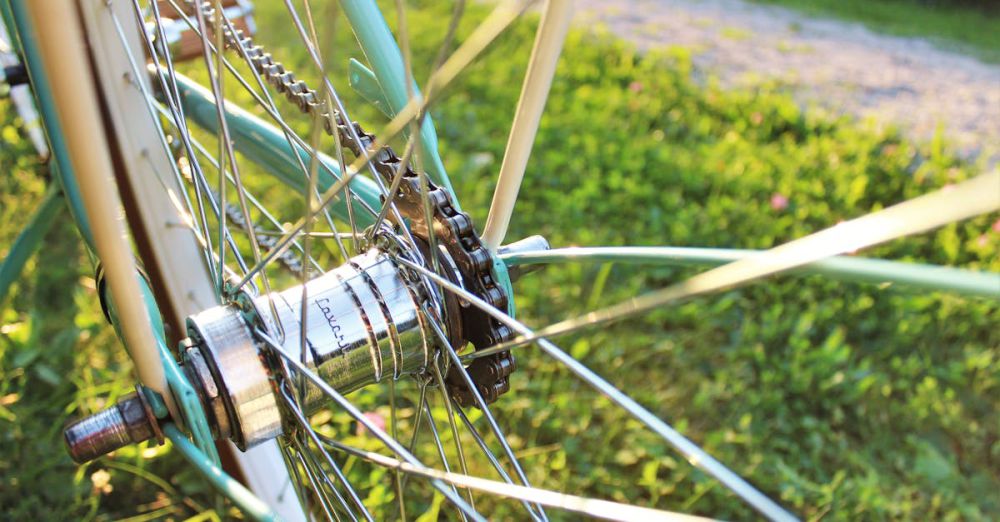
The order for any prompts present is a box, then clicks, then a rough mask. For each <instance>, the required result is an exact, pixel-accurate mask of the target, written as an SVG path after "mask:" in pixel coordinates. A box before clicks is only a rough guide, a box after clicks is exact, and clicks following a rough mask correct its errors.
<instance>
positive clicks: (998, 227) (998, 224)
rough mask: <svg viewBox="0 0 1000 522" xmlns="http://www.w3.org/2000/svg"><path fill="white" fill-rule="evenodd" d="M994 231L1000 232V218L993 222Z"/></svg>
mask: <svg viewBox="0 0 1000 522" xmlns="http://www.w3.org/2000/svg"><path fill="white" fill-rule="evenodd" d="M993 231H994V232H996V233H997V234H1000V219H998V220H996V221H994V222H993Z"/></svg>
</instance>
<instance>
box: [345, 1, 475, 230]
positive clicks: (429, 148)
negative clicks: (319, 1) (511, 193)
mask: <svg viewBox="0 0 1000 522" xmlns="http://www.w3.org/2000/svg"><path fill="white" fill-rule="evenodd" d="M340 5H341V8H343V10H344V14H345V15H347V20H348V22H350V24H351V29H353V30H354V36H355V37H356V38H357V39H358V44H359V45H360V46H361V52H363V53H364V55H365V58H366V59H367V60H368V64H369V65H370V66H371V68H372V70H371V71H368V70H367V69H365V68H364V67H359V66H360V65H361V64H360V63H358V62H356V61H353V60H352V62H351V64H350V77H349V79H350V83H351V86H352V87H354V88H355V89H357V90H358V91H359V92H360V93H361V94H362V95H363V96H365V97H366V98H368V100H369V101H372V102H373V103H375V105H376V106H378V105H379V102H381V101H383V100H384V103H385V104H386V106H385V107H379V108H380V109H382V110H383V112H386V113H387V114H388V115H389V116H390V117H392V116H395V115H396V114H397V113H398V112H399V111H401V110H402V109H403V107H405V106H406V104H407V103H408V102H409V97H408V95H407V85H406V68H405V66H404V63H403V54H402V52H401V51H400V50H399V45H398V44H397V43H396V39H395V38H394V37H393V36H392V31H390V30H389V25H388V24H387V23H386V22H385V17H383V16H382V12H381V11H380V10H379V8H378V5H377V4H376V3H375V0H341V1H340ZM372 77H374V80H375V81H376V82H377V84H378V86H379V87H380V88H381V94H382V96H381V98H379V97H377V96H376V95H375V93H373V92H371V88H370V87H366V86H367V85H370V84H371V79H372ZM410 87H411V88H412V89H413V95H414V97H415V98H417V99H420V97H421V95H420V89H418V88H417V84H416V82H413V81H412V80H411V84H410ZM418 151H419V154H418V156H419V157H420V159H421V160H422V161H423V165H422V166H423V168H424V170H426V171H427V174H428V176H429V177H430V178H431V180H432V181H434V183H436V184H438V185H441V186H442V187H444V188H445V189H446V190H448V192H450V193H451V195H452V203H454V205H455V207H456V208H459V205H458V198H456V197H455V190H454V189H453V188H452V186H451V180H450V179H449V178H448V174H447V173H446V172H445V170H444V164H443V163H442V162H441V156H440V155H439V154H438V141H437V131H436V130H435V129H434V122H433V121H432V120H431V116H430V114H427V115H425V116H424V121H423V123H422V124H421V126H420V148H419V149H418ZM459 210H460V208H459Z"/></svg>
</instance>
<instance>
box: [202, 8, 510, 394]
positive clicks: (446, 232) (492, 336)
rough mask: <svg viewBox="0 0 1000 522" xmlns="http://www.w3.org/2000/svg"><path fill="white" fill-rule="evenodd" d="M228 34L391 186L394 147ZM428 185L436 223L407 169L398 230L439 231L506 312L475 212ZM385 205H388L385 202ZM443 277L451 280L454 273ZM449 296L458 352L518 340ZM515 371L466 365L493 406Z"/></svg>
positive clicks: (464, 279) (248, 42)
mask: <svg viewBox="0 0 1000 522" xmlns="http://www.w3.org/2000/svg"><path fill="white" fill-rule="evenodd" d="M202 9H203V13H204V15H205V19H206V20H207V21H209V28H210V29H212V30H216V28H215V26H214V21H215V10H214V9H213V8H212V7H211V5H209V4H208V3H204V4H202ZM222 29H223V38H224V40H225V44H226V48H227V49H239V50H240V51H239V52H241V54H242V55H244V56H246V57H247V58H248V59H249V62H250V64H251V65H252V68H253V69H254V72H256V73H257V74H258V75H260V76H261V77H262V78H263V79H264V80H265V81H266V82H267V83H268V84H270V85H271V86H272V87H273V88H274V89H275V90H276V91H278V92H280V93H282V94H283V95H284V96H285V97H286V98H287V99H288V100H289V101H291V102H292V103H293V104H295V105H296V106H297V107H298V108H299V110H300V111H302V112H303V113H306V114H309V115H311V116H313V117H316V118H321V120H322V121H323V122H324V130H325V131H326V133H327V134H328V135H330V136H334V137H335V138H337V139H339V140H340V141H341V143H343V144H344V145H345V146H346V148H347V149H348V150H350V151H351V153H352V154H354V156H355V157H361V156H363V155H364V154H365V153H366V152H367V153H369V154H371V155H372V157H371V166H372V168H373V169H374V170H375V172H377V173H378V175H379V176H381V177H382V178H383V180H384V181H385V183H386V184H387V186H388V184H391V183H392V180H393V178H394V177H395V176H396V173H397V169H398V168H399V166H400V161H401V160H400V158H399V157H398V156H397V155H396V153H395V152H394V151H393V150H392V148H390V147H388V146H382V147H381V148H380V149H379V150H377V151H370V150H369V149H370V147H371V146H372V144H374V143H375V142H376V139H375V136H373V135H372V134H369V133H367V132H365V130H364V129H363V128H362V127H361V125H359V124H358V123H357V122H348V121H347V120H346V119H345V118H344V117H343V115H341V114H340V113H339V112H338V111H336V110H333V111H330V110H329V109H328V107H327V104H326V103H324V102H323V100H322V98H321V97H320V96H319V95H318V94H317V92H316V91H315V90H313V89H311V88H309V86H308V85H307V84H306V83H305V82H304V81H302V80H298V79H296V78H295V75H294V74H293V73H292V71H290V70H288V69H286V68H285V66H284V65H282V64H281V63H280V62H278V61H275V60H274V59H273V58H272V57H271V55H270V53H267V52H266V51H265V50H264V48H263V47H261V46H260V45H257V44H255V43H254V41H253V39H252V38H250V37H249V36H246V35H245V34H244V33H243V31H242V30H240V29H235V30H231V25H230V26H227V27H223V28H222ZM348 125H351V126H353V130H354V133H352V132H350V130H351V128H350V127H348ZM335 134H336V135H335ZM352 134H356V136H357V137H358V139H357V140H355V139H354V137H353V136H352ZM426 182H427V193H426V197H427V199H428V200H429V201H430V207H431V209H432V213H431V214H432V220H433V223H427V221H426V219H425V215H424V199H423V197H422V190H421V186H420V185H421V183H420V176H419V175H418V174H417V173H416V172H414V171H413V169H412V168H411V167H410V166H409V165H407V166H406V168H405V169H404V170H403V173H402V179H401V182H400V184H399V190H398V192H397V193H396V195H395V198H394V201H393V203H394V204H395V205H396V208H397V209H398V211H399V214H400V215H401V217H402V218H403V219H404V220H406V221H407V223H405V224H404V223H398V222H394V224H395V225H396V226H397V227H403V226H409V229H410V233H411V234H412V235H413V236H414V237H415V238H416V239H418V240H420V241H423V242H427V241H428V238H429V236H430V234H431V233H433V234H434V235H435V238H436V239H437V240H438V241H439V243H440V244H441V245H442V246H443V247H444V248H445V250H446V251H447V253H448V255H449V256H450V257H451V259H452V260H453V261H454V264H455V267H456V268H457V271H458V272H459V274H458V276H459V277H460V281H461V283H462V284H463V286H464V287H465V288H466V290H469V291H470V292H472V293H474V294H475V295H477V296H478V297H480V298H481V299H483V300H484V301H486V302H487V303H489V304H490V305H491V306H493V307H495V308H497V309H499V310H506V309H507V300H508V299H509V296H507V294H506V293H505V292H504V290H503V288H502V286H501V285H499V284H498V283H497V282H496V281H495V280H494V277H493V272H492V265H493V258H492V255H491V254H490V252H489V251H488V250H487V249H486V247H485V246H484V245H483V244H482V241H481V240H480V239H479V236H478V234H477V233H476V230H475V227H474V226H473V223H472V219H471V218H470V217H469V215H468V214H465V213H464V212H460V211H458V210H457V209H456V208H455V206H454V205H453V204H452V200H451V195H450V194H449V193H448V192H447V191H446V190H444V189H443V188H441V187H438V186H436V185H435V184H434V183H433V182H431V181H430V180H429V179H428V180H427V181H426ZM383 200H384V196H383ZM383 203H384V204H388V203H387V202H385V201H383ZM227 213H228V212H227ZM390 219H392V218H390ZM243 226H246V224H244V225H243ZM416 246H417V248H422V249H425V250H426V248H427V246H426V244H425V245H416ZM428 254H429V252H428ZM425 258H429V257H428V256H425ZM441 275H442V276H445V277H447V274H441ZM454 278H455V277H453V279H454ZM445 299H446V300H450V301H451V304H452V306H449V307H446V308H447V309H448V310H451V311H452V314H451V315H453V316H454V315H458V316H459V317H449V318H448V319H449V327H450V328H449V337H451V341H452V344H453V346H454V347H455V349H459V350H460V349H461V348H462V347H463V346H464V345H465V343H466V342H471V343H472V344H473V346H475V348H476V349H477V350H480V349H483V348H486V347H489V346H493V345H495V344H498V343H501V342H504V341H507V340H510V339H512V338H513V336H514V333H513V332H512V331H511V330H510V328H508V327H507V326H505V325H503V324H501V323H499V322H498V321H496V320H495V319H493V318H492V317H490V316H489V314H487V313H485V312H484V311H482V310H480V309H478V308H477V307H475V306H471V305H469V304H468V303H466V302H464V301H461V300H460V298H458V297H457V296H454V295H452V294H448V295H446V296H445ZM456 312H457V314H456ZM515 369H516V362H515V360H514V356H513V355H512V354H511V353H510V352H501V353H497V354H494V355H492V356H489V357H484V358H481V359H477V360H475V361H474V362H473V363H472V364H471V365H469V366H468V367H467V368H466V370H467V371H468V372H469V375H470V377H472V380H473V382H474V383H475V384H476V388H477V389H478V391H479V393H480V394H481V395H482V397H483V399H484V400H485V401H486V402H487V403H490V402H493V401H495V400H496V399H497V398H498V397H499V396H500V395H501V394H503V393H505V392H507V391H508V390H509V389H510V381H509V376H510V374H511V373H512V372H513V371H514V370H515ZM458 371H460V370H459V369H457V368H452V369H451V370H450V371H449V372H448V376H447V378H446V384H447V386H448V388H449V393H450V394H451V396H452V397H453V398H454V399H455V400H456V402H458V403H459V404H461V405H463V406H473V405H475V400H474V396H473V394H472V393H471V391H470V390H469V389H468V387H467V386H466V384H465V382H464V380H463V379H462V378H461V374H459V373H457V372H458Z"/></svg>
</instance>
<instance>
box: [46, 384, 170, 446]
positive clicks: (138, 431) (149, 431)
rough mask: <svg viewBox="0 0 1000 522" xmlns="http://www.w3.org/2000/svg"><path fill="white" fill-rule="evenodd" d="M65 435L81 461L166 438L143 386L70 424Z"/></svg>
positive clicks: (67, 444)
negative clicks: (144, 442) (143, 394)
mask: <svg viewBox="0 0 1000 522" xmlns="http://www.w3.org/2000/svg"><path fill="white" fill-rule="evenodd" d="M63 436H64V437H65V440H66V447H67V449H68V450H69V454H70V457H72V458H73V460H74V461H75V462H77V463H81V464H82V463H84V462H87V461H90V460H93V459H96V458H97V457H100V456H102V455H105V454H107V453H110V452H112V451H114V450H116V449H119V448H121V447H123V446H127V445H129V444H133V443H139V442H143V441H146V440H149V439H153V438H157V439H160V441H161V442H162V439H163V434H162V433H161V432H160V428H159V425H158V424H157V421H156V417H154V416H153V412H152V410H151V409H150V407H149V405H148V404H147V403H146V402H145V399H144V398H143V396H142V393H141V390H137V391H136V392H132V393H130V394H128V395H126V396H124V397H122V398H121V399H119V400H118V402H117V403H115V405H114V406H112V407H110V408H108V409H106V410H103V411H99V412H97V413H95V414H93V415H90V416H88V417H84V418H83V419H79V420H77V421H75V422H73V423H71V424H69V425H68V426H66V429H65V431H64V432H63Z"/></svg>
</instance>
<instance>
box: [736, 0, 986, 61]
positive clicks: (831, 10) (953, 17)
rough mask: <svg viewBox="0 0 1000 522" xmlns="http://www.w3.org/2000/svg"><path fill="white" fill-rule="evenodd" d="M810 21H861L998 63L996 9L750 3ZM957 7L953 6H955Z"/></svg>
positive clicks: (916, 0) (789, 0) (797, 0)
mask: <svg viewBox="0 0 1000 522" xmlns="http://www.w3.org/2000/svg"><path fill="white" fill-rule="evenodd" d="M751 1H754V2H758V3H765V4H777V5H782V6H785V7H790V8H792V9H796V10H799V11H802V12H804V13H806V14H808V15H810V16H819V17H835V18H840V19H843V20H847V21H851V22H860V23H862V24H864V25H865V26H867V27H868V28H869V29H872V30H873V31H877V32H882V33H888V34H893V35H898V36H912V37H921V38H924V37H926V38H929V39H930V40H931V41H933V42H934V43H935V44H937V45H938V46H939V47H942V48H945V49H953V50H957V51H960V52H966V53H969V54H972V55H973V56H976V57H978V58H980V59H981V60H983V61H985V62H988V63H1000V4H997V3H996V2H979V3H975V2H968V3H966V4H962V3H952V4H949V3H948V2H927V1H920V0H751ZM955 4H957V5H955Z"/></svg>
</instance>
